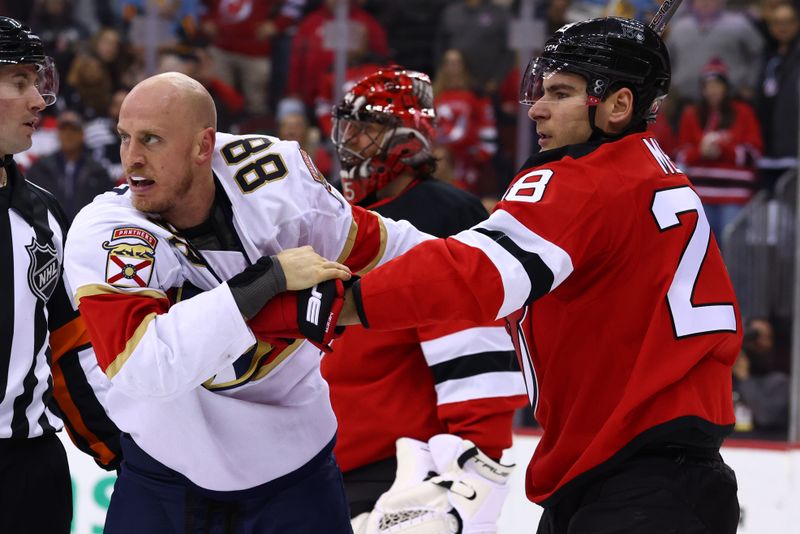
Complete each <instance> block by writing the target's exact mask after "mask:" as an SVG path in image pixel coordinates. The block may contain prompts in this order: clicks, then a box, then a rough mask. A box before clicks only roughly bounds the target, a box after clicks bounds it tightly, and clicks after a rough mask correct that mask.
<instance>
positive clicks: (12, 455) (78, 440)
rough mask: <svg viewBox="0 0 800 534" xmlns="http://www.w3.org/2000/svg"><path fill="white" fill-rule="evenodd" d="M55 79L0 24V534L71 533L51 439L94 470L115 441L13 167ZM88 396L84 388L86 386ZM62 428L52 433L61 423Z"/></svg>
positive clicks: (46, 239)
mask: <svg viewBox="0 0 800 534" xmlns="http://www.w3.org/2000/svg"><path fill="white" fill-rule="evenodd" d="M57 91H58V75H57V73H56V70H55V68H54V65H53V62H52V59H51V58H49V57H47V56H45V55H44V49H43V47H42V43H41V41H40V40H39V37H37V36H36V35H33V34H32V33H31V32H30V30H29V29H28V28H27V27H25V26H23V25H21V24H20V23H19V22H17V21H16V20H14V19H10V18H7V17H0V159H1V160H2V162H0V165H1V166H0V273H1V274H2V276H0V532H3V533H26V534H45V533H46V534H60V533H64V534H66V533H68V532H69V531H70V523H71V522H72V486H71V483H70V476H69V466H68V464H67V456H66V453H65V451H64V447H63V445H62V444H61V441H60V440H59V439H58V437H56V432H58V431H59V430H61V428H62V427H63V426H64V423H66V426H67V430H68V432H69V435H70V437H71V438H72V440H73V441H74V442H75V444H76V445H77V446H78V447H79V448H80V449H81V450H82V451H84V452H86V453H87V454H90V455H92V456H93V457H94V459H95V460H96V461H97V463H98V464H100V465H101V467H104V468H106V469H113V468H115V467H116V466H117V465H118V463H119V454H118V451H119V436H118V434H119V433H118V431H117V429H116V427H115V426H114V424H113V423H112V422H111V421H110V420H109V419H108V417H107V416H106V413H105V411H104V409H103V407H102V406H101V404H100V402H99V400H98V399H99V398H102V397H103V395H104V391H102V389H103V381H102V380H103V379H104V377H103V375H102V374H100V375H99V378H100V380H95V378H97V377H95V376H93V373H95V372H97V373H99V368H98V367H97V362H96V360H95V356H94V352H93V351H92V348H91V346H90V345H89V342H88V339H89V338H88V335H87V334H86V331H85V327H84V326H83V322H82V321H81V318H80V317H79V316H78V313H77V312H76V310H75V308H74V306H73V304H72V303H71V301H70V299H69V297H68V292H67V291H66V288H65V286H64V278H63V269H62V261H63V245H64V239H65V237H66V230H67V226H66V222H65V221H66V220H65V217H64V215H63V212H62V210H61V208H60V207H59V206H58V203H57V202H56V201H55V199H54V198H53V196H52V195H51V194H49V193H48V192H46V191H45V190H43V189H40V188H39V187H36V186H35V185H33V184H31V183H30V182H27V181H26V180H25V179H24V177H23V176H22V174H21V173H20V171H19V170H18V169H17V167H16V164H15V163H14V160H13V158H12V155H13V154H17V153H19V152H22V151H23V150H27V149H28V148H30V146H31V136H32V135H33V132H34V129H35V127H36V123H37V122H38V119H39V114H40V113H41V111H42V110H44V108H45V107H47V106H49V105H51V104H53V103H54V102H55V101H56V94H57ZM90 376H92V382H93V383H94V384H95V388H96V390H94V389H93V388H92V387H91V386H90V385H89V378H90ZM62 419H63V423H62Z"/></svg>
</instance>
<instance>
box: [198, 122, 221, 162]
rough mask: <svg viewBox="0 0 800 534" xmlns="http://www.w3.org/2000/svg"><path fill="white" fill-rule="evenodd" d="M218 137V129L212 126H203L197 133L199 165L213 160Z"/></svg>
mask: <svg viewBox="0 0 800 534" xmlns="http://www.w3.org/2000/svg"><path fill="white" fill-rule="evenodd" d="M216 139H217V131H216V130H215V129H214V127H212V126H209V127H207V128H203V129H202V130H201V131H200V132H199V133H198V134H197V145H196V150H197V156H196V161H197V164H198V165H203V164H205V163H208V162H209V161H211V157H212V156H213V155H214V144H215V142H216Z"/></svg>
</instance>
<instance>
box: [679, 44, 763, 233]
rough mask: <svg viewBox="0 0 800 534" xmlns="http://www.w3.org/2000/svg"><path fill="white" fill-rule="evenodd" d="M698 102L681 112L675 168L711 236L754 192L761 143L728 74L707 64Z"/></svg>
mask: <svg viewBox="0 0 800 534" xmlns="http://www.w3.org/2000/svg"><path fill="white" fill-rule="evenodd" d="M700 85H701V92H702V100H701V101H700V103H699V104H697V105H689V106H687V107H686V108H684V110H683V113H682V115H681V121H680V126H679V129H678V144H679V148H678V164H679V166H680V167H681V169H683V171H684V172H685V173H686V174H687V175H688V176H689V179H690V180H691V181H692V184H693V185H694V187H695V189H696V191H697V193H698V195H700V199H701V200H702V201H703V207H704V209H705V212H706V217H707V218H708V222H709V224H710V225H711V230H712V231H713V232H714V234H715V235H716V237H717V242H719V243H721V242H722V235H723V234H722V233H723V230H724V229H725V226H727V225H728V223H730V222H731V221H732V220H733V218H734V217H736V214H737V213H739V211H740V210H741V208H742V206H743V205H744V204H746V203H747V201H749V200H750V198H751V197H752V196H753V193H754V191H755V189H756V185H757V184H756V168H755V164H756V161H757V160H758V158H759V157H760V156H761V150H762V146H763V145H762V141H761V131H760V128H759V125H758V119H757V118H756V116H755V112H754V111H753V108H752V107H751V106H750V104H748V103H746V102H743V101H739V100H735V99H734V97H733V94H732V88H731V84H730V80H729V78H728V68H727V66H726V65H725V63H724V62H723V61H722V60H721V59H719V58H712V60H711V61H709V63H708V64H707V65H706V66H705V67H704V68H703V71H702V75H701V83H700Z"/></svg>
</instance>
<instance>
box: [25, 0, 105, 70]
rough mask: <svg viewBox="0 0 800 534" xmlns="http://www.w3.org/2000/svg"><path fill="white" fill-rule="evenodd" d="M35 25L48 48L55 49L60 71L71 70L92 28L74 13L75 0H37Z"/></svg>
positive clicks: (32, 18)
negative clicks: (79, 48) (71, 65)
mask: <svg viewBox="0 0 800 534" xmlns="http://www.w3.org/2000/svg"><path fill="white" fill-rule="evenodd" d="M33 4H34V9H33V13H32V15H31V24H30V26H31V29H32V30H33V31H34V32H35V33H37V34H38V35H39V36H40V37H41V39H42V44H43V45H44V47H45V49H47V50H51V51H52V57H53V59H54V60H55V62H56V68H57V69H58V71H59V72H67V69H69V65H70V64H71V63H72V60H73V59H74V57H75V54H76V53H77V51H78V47H79V46H80V44H81V43H82V41H85V40H87V39H88V38H89V35H90V34H89V29H88V28H86V26H85V25H84V24H82V23H81V22H80V21H79V20H77V19H76V18H75V16H74V9H73V2H72V0H44V1H42V2H34V3H33Z"/></svg>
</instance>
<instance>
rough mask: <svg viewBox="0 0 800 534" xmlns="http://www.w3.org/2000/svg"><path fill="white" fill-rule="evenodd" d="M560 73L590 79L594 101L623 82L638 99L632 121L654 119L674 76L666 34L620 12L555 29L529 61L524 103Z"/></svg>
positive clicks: (532, 100)
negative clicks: (549, 78) (616, 15)
mask: <svg viewBox="0 0 800 534" xmlns="http://www.w3.org/2000/svg"><path fill="white" fill-rule="evenodd" d="M557 72H570V73H574V74H579V75H581V76H583V77H584V78H585V79H586V91H587V93H588V97H589V101H588V104H589V105H593V104H597V103H599V102H600V101H602V100H603V99H604V98H605V97H606V95H608V94H609V93H610V92H613V91H616V90H617V89H619V88H620V87H623V86H625V87H628V88H630V89H631V90H632V91H633V93H634V98H635V101H634V114H633V120H632V121H631V125H632V126H636V125H640V124H641V123H642V122H643V121H652V120H654V119H655V115H656V113H657V112H658V108H659V106H660V105H661V102H662V101H663V99H664V97H666V95H667V91H668V90H669V82H670V77H671V75H670V72H671V69H670V61H669V53H668V52H667V47H666V46H665V45H664V41H663V40H662V39H661V37H660V36H659V35H658V34H657V33H656V32H655V31H653V30H652V29H651V28H650V27H649V26H647V25H645V24H643V23H642V22H639V21H636V20H631V19H625V18H621V17H603V18H597V19H591V20H587V21H583V22H575V23H572V24H567V25H565V26H563V27H561V28H560V29H559V30H558V31H556V33H555V34H554V35H553V37H551V38H550V39H549V40H548V41H547V43H545V46H544V51H543V52H542V54H541V56H539V57H537V58H534V59H532V60H531V62H530V64H529V65H528V68H527V70H526V71H525V74H524V76H523V80H522V87H521V88H520V102H521V103H523V104H534V103H535V102H536V101H537V100H538V99H539V98H541V96H542V92H543V88H542V81H543V80H544V79H546V78H547V77H548V76H551V75H552V74H555V73H557ZM592 122H594V121H592ZM592 126H593V127H594V124H592Z"/></svg>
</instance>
